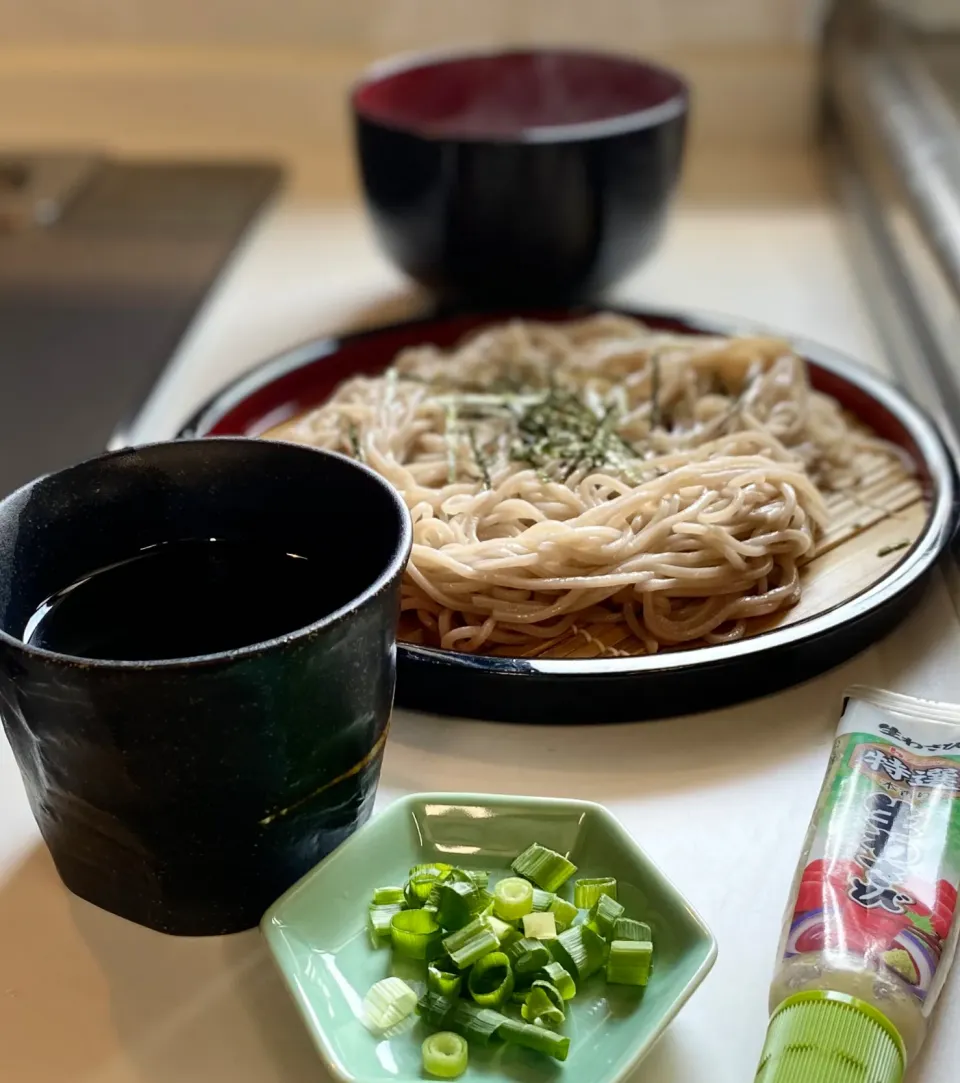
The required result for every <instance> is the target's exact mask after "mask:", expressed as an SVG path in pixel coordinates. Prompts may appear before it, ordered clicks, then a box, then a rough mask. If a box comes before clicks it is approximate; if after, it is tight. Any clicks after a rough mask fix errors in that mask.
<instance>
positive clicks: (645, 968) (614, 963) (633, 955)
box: [607, 940, 653, 985]
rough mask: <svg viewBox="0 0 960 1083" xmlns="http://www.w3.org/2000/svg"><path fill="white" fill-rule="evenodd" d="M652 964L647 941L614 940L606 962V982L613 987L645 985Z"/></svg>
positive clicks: (649, 946)
mask: <svg viewBox="0 0 960 1083" xmlns="http://www.w3.org/2000/svg"><path fill="white" fill-rule="evenodd" d="M652 964H653V944H651V943H650V941H649V940H614V942H613V943H612V944H611V945H610V958H609V959H608V960H607V981H608V982H610V983H611V984H614V985H646V984H647V982H648V981H649V980H650V968H651V966H652Z"/></svg>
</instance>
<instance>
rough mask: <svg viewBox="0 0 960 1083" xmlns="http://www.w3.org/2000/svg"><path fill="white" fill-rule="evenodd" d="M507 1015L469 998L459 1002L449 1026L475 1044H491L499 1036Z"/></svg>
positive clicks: (451, 1016) (448, 1022) (448, 1023)
mask: <svg viewBox="0 0 960 1083" xmlns="http://www.w3.org/2000/svg"><path fill="white" fill-rule="evenodd" d="M506 1018H507V1017H506V1016H505V1015H501V1014H500V1012H498V1011H496V1010H495V1009H494V1008H481V1007H480V1005H479V1004H471V1003H470V1001H469V1000H461V1001H458V1002H457V1005H456V1007H455V1008H454V1009H453V1012H452V1013H451V1015H450V1018H449V1020H448V1021H447V1026H449V1028H450V1029H451V1030H455V1031H456V1032H457V1034H459V1035H461V1036H462V1037H464V1038H466V1039H467V1041H468V1042H470V1043H471V1044H473V1045H489V1044H490V1043H491V1042H492V1041H494V1040H495V1039H496V1038H497V1037H498V1036H499V1031H500V1028H501V1027H502V1026H503V1024H504V1023H505V1022H506Z"/></svg>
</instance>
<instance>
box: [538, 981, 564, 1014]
mask: <svg viewBox="0 0 960 1083" xmlns="http://www.w3.org/2000/svg"><path fill="white" fill-rule="evenodd" d="M531 988H532V989H540V990H542V991H543V992H544V993H546V995H547V996H548V997H549V998H550V1000H551V1001H552V1002H553V1006H554V1007H555V1008H557V1009H559V1010H560V1011H561V1012H562V1011H565V1010H566V1009H565V1007H564V1003H563V995H562V994H561V992H560V990H559V989H558V988H557V987H556V986H555V985H554V984H553V982H552V981H547V980H546V979H545V978H537V980H536V981H535V982H534V983H533V985H532V986H531Z"/></svg>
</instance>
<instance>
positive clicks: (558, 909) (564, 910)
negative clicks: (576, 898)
mask: <svg viewBox="0 0 960 1083" xmlns="http://www.w3.org/2000/svg"><path fill="white" fill-rule="evenodd" d="M534 909H536V907H534ZM548 909H549V910H550V913H551V914H553V916H554V918H555V919H556V922H557V929H558V930H559V931H560V932H561V933H562V932H563V930H564V929H569V928H570V926H571V925H572V924H573V922H574V920H575V919H576V916H577V914H579V913H580V911H579V910H578V909H577V908H576V907H575V906H574V905H573V903H571V902H567V900H566V899H561V898H560V896H559V895H554V897H553V901H552V902H551V903H550V906H549V908H548Z"/></svg>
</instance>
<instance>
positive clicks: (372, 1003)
mask: <svg viewBox="0 0 960 1083" xmlns="http://www.w3.org/2000/svg"><path fill="white" fill-rule="evenodd" d="M416 1006H417V994H416V993H415V992H414V991H413V990H412V989H411V988H410V986H409V985H407V983H406V982H404V981H401V980H400V979H399V978H384V979H383V980H382V981H378V982H377V984H376V985H374V986H373V987H372V988H371V990H370V992H369V993H367V995H366V996H365V997H364V998H363V1017H364V1022H365V1023H366V1025H367V1026H368V1027H369V1028H370V1030H373V1031H377V1032H379V1033H383V1031H385V1030H389V1029H390V1028H391V1027H395V1026H396V1025H397V1024H398V1023H402V1022H403V1020H404V1019H406V1018H407V1016H408V1015H411V1014H412V1013H413V1010H414V1008H416Z"/></svg>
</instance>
